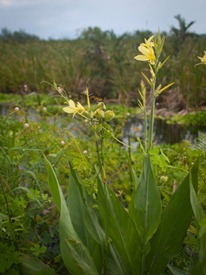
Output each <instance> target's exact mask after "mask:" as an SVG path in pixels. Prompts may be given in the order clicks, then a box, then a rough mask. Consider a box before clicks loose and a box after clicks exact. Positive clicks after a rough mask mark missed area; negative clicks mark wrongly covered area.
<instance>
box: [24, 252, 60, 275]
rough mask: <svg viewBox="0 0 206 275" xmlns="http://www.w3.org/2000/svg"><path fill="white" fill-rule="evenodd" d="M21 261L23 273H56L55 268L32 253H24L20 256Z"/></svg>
mask: <svg viewBox="0 0 206 275" xmlns="http://www.w3.org/2000/svg"><path fill="white" fill-rule="evenodd" d="M20 262H21V264H22V271H23V274H28V275H36V274H39V275H41V274H45V275H54V274H55V271H54V269H51V268H50V267H49V266H48V265H46V264H44V263H43V262H42V261H41V260H39V259H38V258H35V257H32V256H30V255H26V254H24V255H22V256H21V257H20Z"/></svg>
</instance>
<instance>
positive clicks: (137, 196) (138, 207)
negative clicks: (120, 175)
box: [129, 156, 162, 274]
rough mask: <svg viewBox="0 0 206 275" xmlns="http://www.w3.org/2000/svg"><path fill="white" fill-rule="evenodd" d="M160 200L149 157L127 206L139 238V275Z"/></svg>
mask: <svg viewBox="0 0 206 275" xmlns="http://www.w3.org/2000/svg"><path fill="white" fill-rule="evenodd" d="M161 208H162V207H161V198H160V193H159V190H158V187H157V184H156V182H155V179H154V176H153V171H152V168H151V161H150V157H149V156H146V157H145V158H144V162H143V171H142V174H141V178H140V183H139V185H138V187H137V188H136V189H135V190H134V193H133V196H132V200H131V202H130V205H129V214H130V216H131V218H132V220H133V221H134V223H135V225H136V228H137V230H138V232H139V235H140V238H141V251H142V253H141V262H142V264H141V274H143V273H144V270H145V260H146V255H147V254H148V250H149V242H148V241H149V240H150V239H151V238H152V236H153V235H154V233H155V231H156V230H157V227H158V225H159V222H160V217H161Z"/></svg>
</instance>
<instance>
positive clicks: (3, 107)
mask: <svg viewBox="0 0 206 275" xmlns="http://www.w3.org/2000/svg"><path fill="white" fill-rule="evenodd" d="M9 111H10V105H9V104H0V115H2V116H6V115H7V114H8V113H9ZM45 115H46V114H45ZM26 117H27V119H28V121H35V122H40V121H42V114H41V113H40V112H39V111H37V110H36V109H33V108H30V109H28V110H27V114H26ZM19 120H20V121H22V122H23V121H25V115H22V116H21V115H20V116H19ZM47 122H48V123H50V124H55V125H57V126H58V127H65V123H66V120H65V119H64V120H62V116H59V117H55V116H49V117H48V116H47ZM67 128H68V130H69V131H70V132H71V133H72V134H73V135H75V136H76V135H77V136H79V135H80V132H81V126H80V125H78V123H77V122H76V121H75V120H71V121H70V122H69V123H68V124H67ZM200 132H202V133H206V127H197V126H191V125H189V126H185V125H181V124H177V123H174V124H171V123H170V124H169V123H167V120H166V119H156V120H155V124H154V142H155V143H156V144H175V143H180V142H181V141H182V140H188V141H189V142H190V143H194V142H195V140H196V138H197V137H198V136H199V134H200ZM137 138H140V139H141V138H143V120H142V119H141V117H139V116H137V115H136V116H135V115H134V116H131V117H128V119H127V121H126V122H125V124H124V126H123V129H122V141H123V142H124V143H126V144H128V143H130V144H131V145H132V147H136V146H138V141H137Z"/></svg>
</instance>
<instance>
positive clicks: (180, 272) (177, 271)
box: [168, 265, 188, 275]
mask: <svg viewBox="0 0 206 275" xmlns="http://www.w3.org/2000/svg"><path fill="white" fill-rule="evenodd" d="M168 268H169V270H170V271H171V272H172V274H173V275H188V273H187V272H185V271H183V270H180V269H179V268H176V267H174V266H172V265H168Z"/></svg>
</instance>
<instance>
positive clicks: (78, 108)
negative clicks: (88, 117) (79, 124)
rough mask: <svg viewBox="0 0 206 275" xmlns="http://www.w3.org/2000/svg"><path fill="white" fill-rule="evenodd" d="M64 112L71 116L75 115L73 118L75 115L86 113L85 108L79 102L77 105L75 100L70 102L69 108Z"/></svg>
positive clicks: (64, 109) (65, 108)
mask: <svg viewBox="0 0 206 275" xmlns="http://www.w3.org/2000/svg"><path fill="white" fill-rule="evenodd" d="M63 111H64V112H66V113H69V114H73V116H75V114H81V113H84V112H86V110H85V108H84V107H83V106H82V105H81V104H80V103H79V102H77V105H75V103H74V101H73V100H71V99H70V100H69V106H67V107H64V108H63Z"/></svg>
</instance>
